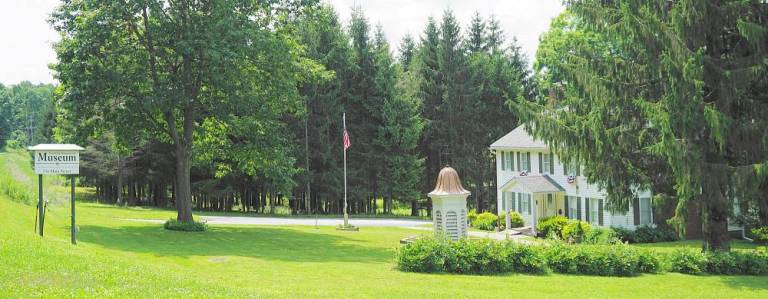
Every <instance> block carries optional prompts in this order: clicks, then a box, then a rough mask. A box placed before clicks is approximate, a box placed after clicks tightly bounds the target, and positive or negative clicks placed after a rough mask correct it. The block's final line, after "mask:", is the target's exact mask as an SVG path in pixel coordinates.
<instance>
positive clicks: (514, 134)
mask: <svg viewBox="0 0 768 299" xmlns="http://www.w3.org/2000/svg"><path fill="white" fill-rule="evenodd" d="M490 148H491V149H508V148H526V149H547V144H546V143H544V141H541V140H537V139H535V138H533V136H531V135H530V134H528V131H527V128H526V127H525V125H520V126H518V127H517V128H515V129H514V130H512V131H511V132H509V133H507V135H504V137H501V138H499V140H496V141H494V142H493V143H491V146H490Z"/></svg>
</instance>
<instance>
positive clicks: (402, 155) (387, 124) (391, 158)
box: [375, 26, 424, 213]
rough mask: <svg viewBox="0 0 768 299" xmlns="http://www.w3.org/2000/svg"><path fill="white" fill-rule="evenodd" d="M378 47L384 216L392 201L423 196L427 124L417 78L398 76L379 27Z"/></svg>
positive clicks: (388, 211) (377, 75)
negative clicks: (421, 149)
mask: <svg viewBox="0 0 768 299" xmlns="http://www.w3.org/2000/svg"><path fill="white" fill-rule="evenodd" d="M375 44H376V46H375V61H376V80H375V81H376V86H377V88H376V90H377V91H378V92H379V95H380V96H382V97H383V100H384V104H383V106H382V110H381V113H382V124H381V126H380V127H379V131H378V135H377V139H376V145H377V146H378V147H379V148H380V149H381V151H382V152H381V153H380V154H381V156H382V157H383V162H384V163H383V166H382V170H381V175H380V176H379V183H378V184H379V186H381V195H382V197H383V198H384V213H391V211H392V206H393V200H395V199H397V200H400V201H415V200H418V199H419V198H420V197H421V196H420V192H419V189H420V188H419V183H420V178H421V176H422V172H423V168H422V167H423V162H424V161H423V159H421V158H420V157H419V156H418V153H417V152H416V146H417V144H418V140H419V137H420V136H421V130H422V128H423V126H424V124H423V120H422V118H421V116H420V113H419V109H420V105H419V101H418V98H416V91H417V90H418V89H417V87H418V85H417V83H416V81H415V80H414V77H415V76H414V75H413V73H411V72H409V73H402V72H399V73H398V70H399V68H396V67H395V65H394V63H393V58H392V56H391V53H390V51H389V44H388V43H387V42H386V40H385V39H384V33H383V31H382V30H381V27H380V26H379V27H377V30H376V38H375ZM398 78H399V80H398ZM396 83H397V85H396Z"/></svg>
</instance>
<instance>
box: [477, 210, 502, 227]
mask: <svg viewBox="0 0 768 299" xmlns="http://www.w3.org/2000/svg"><path fill="white" fill-rule="evenodd" d="M498 220H499V217H498V216H496V215H495V214H493V213H490V212H485V213H482V214H479V215H477V218H475V221H474V222H472V223H471V224H472V227H474V228H477V229H482V230H488V231H491V230H495V229H496V222H497V221H498Z"/></svg>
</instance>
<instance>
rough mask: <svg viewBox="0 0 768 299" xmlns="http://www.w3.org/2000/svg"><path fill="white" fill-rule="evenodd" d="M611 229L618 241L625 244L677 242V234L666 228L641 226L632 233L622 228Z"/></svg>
mask: <svg viewBox="0 0 768 299" xmlns="http://www.w3.org/2000/svg"><path fill="white" fill-rule="evenodd" d="M611 229H612V230H613V231H614V233H615V234H616V236H617V237H618V239H619V240H621V241H622V242H627V243H656V242H673V241H677V240H679V238H678V235H677V232H675V231H674V230H673V229H672V228H671V227H668V226H657V227H652V226H648V225H643V226H639V227H637V228H636V229H635V230H634V231H631V230H628V229H626V228H623V227H611Z"/></svg>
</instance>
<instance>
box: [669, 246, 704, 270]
mask: <svg viewBox="0 0 768 299" xmlns="http://www.w3.org/2000/svg"><path fill="white" fill-rule="evenodd" d="M667 258H668V260H667V262H668V264H669V271H671V272H678V273H685V274H700V273H701V272H702V271H704V270H705V269H706V267H707V258H706V256H705V255H704V254H703V253H701V252H697V251H694V250H689V249H678V250H675V251H673V252H672V254H670V255H669V256H668V257H667Z"/></svg>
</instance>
